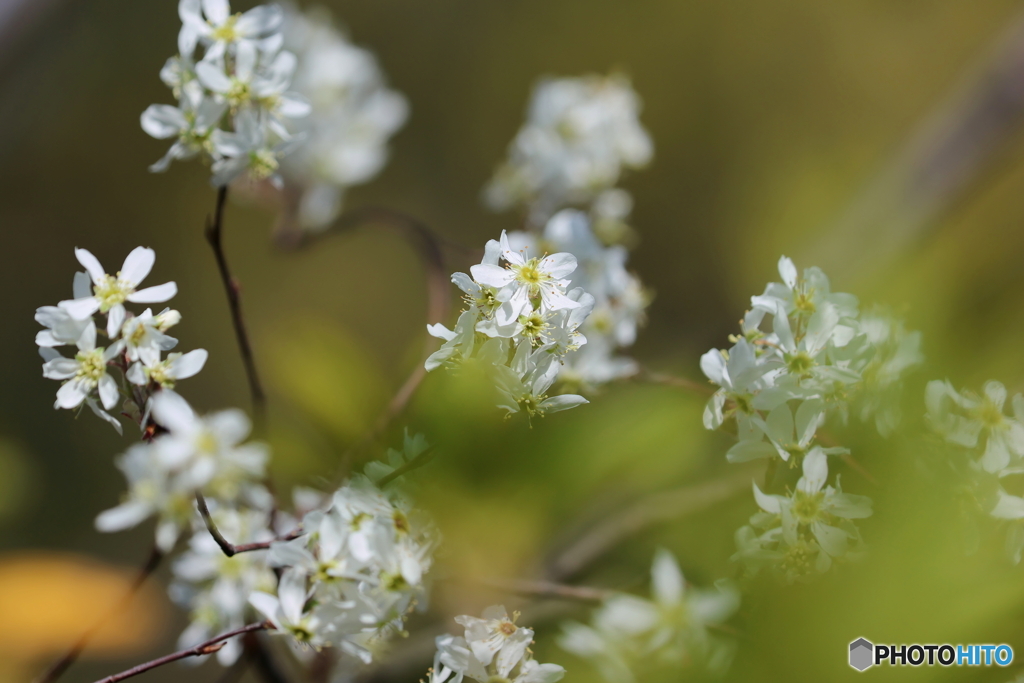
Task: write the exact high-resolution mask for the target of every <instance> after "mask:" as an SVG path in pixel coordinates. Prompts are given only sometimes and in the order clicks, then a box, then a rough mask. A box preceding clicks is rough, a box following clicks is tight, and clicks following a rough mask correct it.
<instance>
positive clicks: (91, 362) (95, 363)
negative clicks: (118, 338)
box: [75, 348, 107, 386]
mask: <svg viewBox="0 0 1024 683" xmlns="http://www.w3.org/2000/svg"><path fill="white" fill-rule="evenodd" d="M75 360H76V361H78V372H76V373H75V377H77V378H78V379H82V380H85V381H87V382H89V383H90V384H92V385H94V386H95V385H96V384H97V383H98V382H99V381H100V378H101V377H103V375H105V374H107V361H105V360H103V349H101V348H100V349H95V350H93V351H79V352H78V353H77V354H76V355H75Z"/></svg>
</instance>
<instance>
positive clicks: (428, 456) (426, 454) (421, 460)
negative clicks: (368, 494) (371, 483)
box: [377, 446, 435, 489]
mask: <svg viewBox="0 0 1024 683" xmlns="http://www.w3.org/2000/svg"><path fill="white" fill-rule="evenodd" d="M434 455H435V451H434V447H433V446H430V447H429V448H427V450H425V451H423V452H422V453H420V454H419V455H417V456H416V457H415V458H413V459H412V460H410V461H409V462H407V463H405V464H404V465H402V466H401V467H398V468H396V469H395V470H394V471H393V472H388V473H387V474H385V475H384V476H383V477H381V478H380V479H379V480H378V481H377V488H381V489H382V488H384V487H385V486H387V485H388V484H390V483H391V482H393V481H394V480H395V479H398V478H399V477H400V476H402V475H403V474H405V473H406V472H411V471H413V470H415V469H417V468H420V467H423V466H424V465H426V464H427V463H428V462H430V461H431V460H433V459H434Z"/></svg>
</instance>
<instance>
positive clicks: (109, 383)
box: [39, 325, 122, 410]
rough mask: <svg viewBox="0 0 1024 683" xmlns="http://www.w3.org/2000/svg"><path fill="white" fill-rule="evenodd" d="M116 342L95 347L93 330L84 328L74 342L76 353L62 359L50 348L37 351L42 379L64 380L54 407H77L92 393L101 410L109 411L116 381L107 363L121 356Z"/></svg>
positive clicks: (118, 344)
mask: <svg viewBox="0 0 1024 683" xmlns="http://www.w3.org/2000/svg"><path fill="white" fill-rule="evenodd" d="M121 346H122V344H121V343H120V342H118V343H115V344H114V345H113V346H111V347H110V348H107V349H105V348H103V347H102V346H101V347H97V346H96V327H95V325H94V326H91V327H88V328H87V329H86V330H85V332H83V334H82V336H81V337H80V338H79V340H78V353H77V354H76V355H75V357H74V358H65V357H63V356H61V355H60V354H58V353H57V352H56V351H54V350H53V349H51V348H46V347H44V348H41V349H40V350H39V351H40V354H41V355H42V356H43V359H44V360H46V362H45V363H44V364H43V377H46V378H47V379H57V380H66V381H65V382H64V384H62V385H61V387H60V389H58V390H57V402H56V404H54V408H67V409H72V408H77V407H78V406H80V405H82V403H83V402H84V401H85V400H86V399H87V398H89V397H90V396H91V395H92V393H93V392H94V391H95V392H97V394H98V395H99V398H100V402H102V404H103V407H104V408H105V409H107V410H110V409H111V408H113V407H114V406H115V405H116V404H117V398H118V395H119V392H118V388H117V382H116V381H115V380H114V378H113V377H111V376H110V373H109V372H107V369H108V367H107V364H108V363H110V361H112V360H114V359H115V358H117V356H118V355H119V354H120V353H121Z"/></svg>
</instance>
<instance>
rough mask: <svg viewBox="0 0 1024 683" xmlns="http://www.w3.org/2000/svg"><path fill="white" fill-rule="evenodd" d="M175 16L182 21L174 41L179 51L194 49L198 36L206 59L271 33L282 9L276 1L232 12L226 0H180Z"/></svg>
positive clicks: (276, 27) (264, 37) (280, 18)
mask: <svg viewBox="0 0 1024 683" xmlns="http://www.w3.org/2000/svg"><path fill="white" fill-rule="evenodd" d="M178 16H179V17H181V22H182V29H181V33H182V35H181V37H179V39H178V42H179V44H180V45H182V46H183V47H184V48H185V49H184V50H183V52H186V51H187V52H191V49H195V44H196V41H197V40H198V41H201V42H202V43H203V44H204V45H205V46H206V57H207V58H209V59H213V58H217V57H220V56H222V55H223V54H224V53H225V52H227V51H228V50H229V48H237V47H240V46H242V45H252V44H253V43H255V42H256V41H260V40H264V39H267V38H270V37H272V36H273V34H274V33H275V32H276V31H278V30H279V29H280V28H281V23H282V21H283V20H284V13H283V12H282V10H281V8H280V7H278V6H276V5H260V6H258V7H254V8H252V9H251V10H249V11H247V12H245V13H243V14H232V13H231V6H230V4H229V3H228V0H180V2H179V3H178ZM189 47H191V49H189Z"/></svg>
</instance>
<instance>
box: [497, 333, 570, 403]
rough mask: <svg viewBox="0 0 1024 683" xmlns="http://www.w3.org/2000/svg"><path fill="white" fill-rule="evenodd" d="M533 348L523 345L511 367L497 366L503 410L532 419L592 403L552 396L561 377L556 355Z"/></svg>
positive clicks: (568, 396) (565, 395)
mask: <svg viewBox="0 0 1024 683" xmlns="http://www.w3.org/2000/svg"><path fill="white" fill-rule="evenodd" d="M530 349H531V347H530V345H529V344H521V345H520V346H519V349H518V350H517V351H516V355H515V358H514V359H513V361H512V365H511V367H509V366H505V365H498V366H495V367H494V369H493V372H494V377H495V382H496V384H497V386H498V391H499V400H500V403H499V404H498V407H499V408H504V409H505V410H507V411H508V413H509V415H512V414H514V413H518V412H519V411H523V412H525V413H526V414H527V415H528V416H529V417H533V416H535V415H537V416H541V417H543V416H544V415H546V414H548V413H555V412H558V411H561V410H568V409H570V408H575V407H576V406H580V405H583V404H584V403H589V401H587V399H585V398H583V397H582V396H578V395H576V394H561V395H558V396H548V395H547V391H548V389H550V388H551V385H552V384H553V383H554V381H555V379H556V378H557V377H558V372H559V365H558V363H557V362H556V361H555V358H554V356H552V355H550V354H549V353H548V352H547V351H546V350H545V349H543V348H542V349H539V350H537V351H534V352H533V353H531V352H530Z"/></svg>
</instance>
